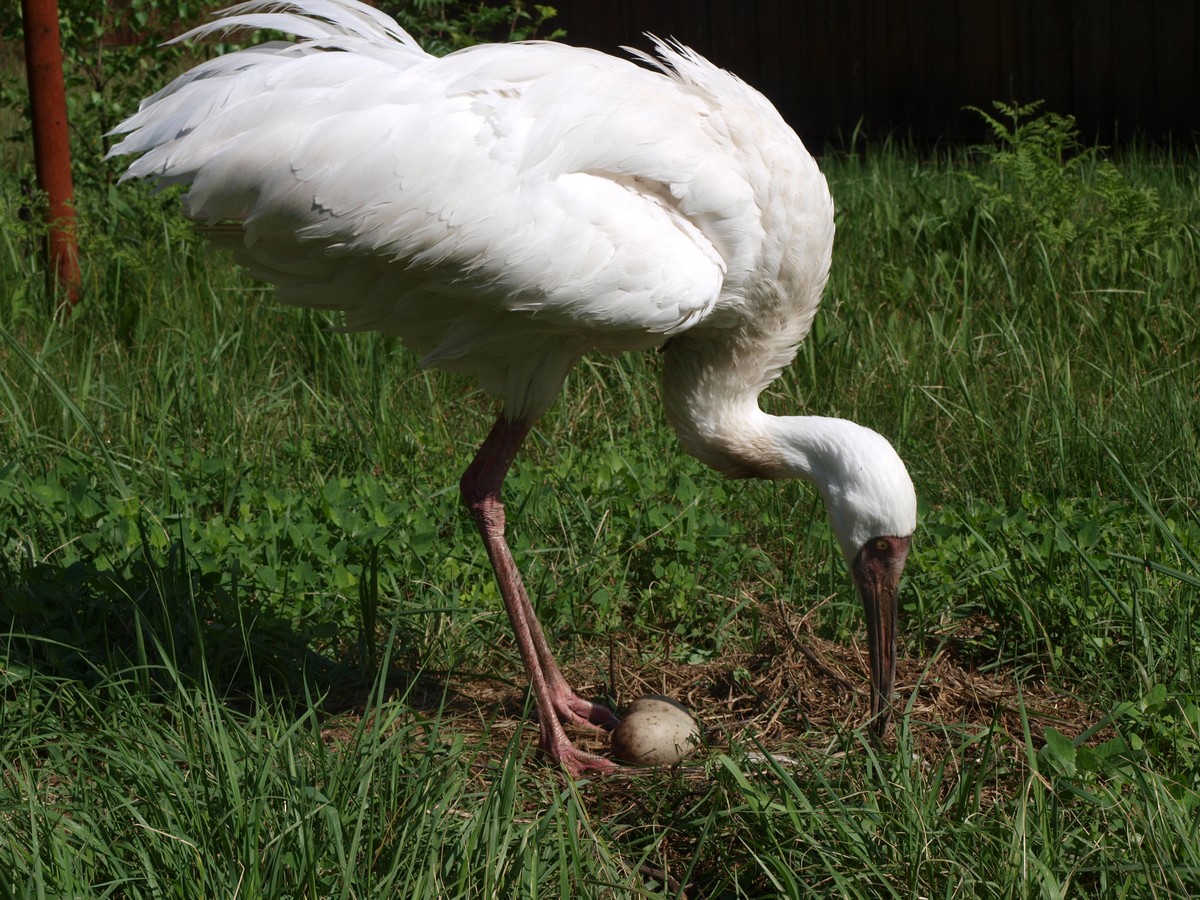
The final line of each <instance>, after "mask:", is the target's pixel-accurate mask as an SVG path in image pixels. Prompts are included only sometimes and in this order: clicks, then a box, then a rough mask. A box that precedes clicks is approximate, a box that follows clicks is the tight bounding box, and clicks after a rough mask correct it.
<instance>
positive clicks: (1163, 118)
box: [1153, 0, 1200, 141]
mask: <svg viewBox="0 0 1200 900" xmlns="http://www.w3.org/2000/svg"><path fill="white" fill-rule="evenodd" d="M1153 15H1154V43H1155V49H1154V82H1155V100H1154V108H1155V122H1156V130H1157V131H1158V132H1159V133H1160V134H1165V133H1173V134H1174V135H1175V138H1176V139H1178V140H1180V141H1188V140H1191V139H1193V138H1194V137H1195V135H1196V134H1197V131H1198V130H1200V60H1198V59H1197V57H1200V13H1198V12H1197V7H1196V3H1195V2H1194V0H1157V2H1155V3H1154V7H1153Z"/></svg>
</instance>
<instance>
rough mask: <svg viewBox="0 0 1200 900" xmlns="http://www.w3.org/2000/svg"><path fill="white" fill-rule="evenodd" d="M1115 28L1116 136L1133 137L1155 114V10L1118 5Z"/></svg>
mask: <svg viewBox="0 0 1200 900" xmlns="http://www.w3.org/2000/svg"><path fill="white" fill-rule="evenodd" d="M1112 29H1113V42H1112V55H1111V58H1110V61H1109V64H1110V66H1111V67H1112V70H1113V75H1112V85H1113V94H1112V98H1113V100H1112V102H1113V119H1114V122H1113V127H1114V134H1113V137H1115V138H1116V139H1121V138H1131V137H1133V136H1134V135H1135V134H1137V133H1139V132H1141V131H1143V130H1144V129H1145V128H1146V127H1147V125H1148V124H1149V123H1150V117H1151V116H1152V115H1153V107H1154V102H1155V75H1154V57H1155V55H1156V54H1155V53H1154V52H1153V49H1152V48H1153V47H1154V37H1155V35H1154V10H1153V8H1146V7H1138V6H1135V5H1134V4H1129V3H1115V4H1114V5H1113V8H1112ZM1193 55H1194V54H1193ZM1110 139H1112V138H1110Z"/></svg>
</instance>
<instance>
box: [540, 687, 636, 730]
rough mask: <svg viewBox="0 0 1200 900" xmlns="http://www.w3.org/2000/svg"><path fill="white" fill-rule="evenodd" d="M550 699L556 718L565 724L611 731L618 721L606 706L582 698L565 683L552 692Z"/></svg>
mask: <svg viewBox="0 0 1200 900" xmlns="http://www.w3.org/2000/svg"><path fill="white" fill-rule="evenodd" d="M552 699H553V701H554V712H555V713H556V714H557V715H558V720H559V721H560V722H562V723H563V724H566V725H578V726H579V727H581V728H591V729H594V730H596V731H612V729H613V728H614V727H615V726H616V724H617V722H619V721H620V719H618V718H617V717H616V715H614V714H613V711H612V710H611V709H609V708H608V707H607V706H605V705H603V704H602V703H593V702H592V701H591V700H584V699H583V698H582V697H580V696H579V695H578V694H576V693H575V692H574V691H573V690H571V689H570V688H569V687H567V686H566V685H565V684H564V685H563V686H562V687H561V688H560V689H558V690H556V691H554V692H553V695H552Z"/></svg>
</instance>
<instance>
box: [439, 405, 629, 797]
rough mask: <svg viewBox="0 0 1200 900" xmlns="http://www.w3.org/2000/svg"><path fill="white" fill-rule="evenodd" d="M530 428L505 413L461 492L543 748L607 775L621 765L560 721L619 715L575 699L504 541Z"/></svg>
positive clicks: (576, 766) (572, 766) (601, 720)
mask: <svg viewBox="0 0 1200 900" xmlns="http://www.w3.org/2000/svg"><path fill="white" fill-rule="evenodd" d="M529 428H530V423H529V422H526V421H520V420H519V421H516V422H510V421H508V419H507V418H505V416H504V414H503V413H501V415H500V417H499V418H497V419H496V424H495V425H493V426H492V430H491V431H490V432H489V433H488V436H487V438H486V439H485V440H484V442H483V445H482V446H481V447H480V448H479V452H478V453H476V454H475V459H474V460H472V461H471V465H469V466H468V467H467V471H466V472H464V473H463V476H462V479H461V481H460V482H459V489H460V491H461V492H462V498H463V502H464V503H465V504H466V505H467V508H468V509H470V510H471V515H472V517H473V518H474V519H475V524H476V526H477V527H478V528H479V533H480V535H481V536H482V537H483V543H484V547H485V548H486V549H487V554H488V558H489V559H490V560H491V562H492V570H493V571H494V572H495V574H496V583H497V584H498V585H499V587H500V595H501V596H502V597H503V598H504V608H505V609H506V610H508V617H509V619H510V620H511V621H512V626H513V632H514V633H515V634H516V638H517V646H518V648H519V649H520V651H521V658H522V659H523V660H524V662H525V669H526V670H527V671H528V673H529V681H530V683H531V684H532V686H533V695H534V699H535V700H536V701H537V708H538V721H539V726H540V729H541V746H542V749H543V750H545V751H546V752H547V753H549V754H550V756H551V757H553V758H554V759H557V760H559V761H560V762H561V763H562V764H563V766H564V767H565V768H566V769H567V771H568V772H570V773H571V774H572V775H580V774H582V773H583V772H586V771H606V770H610V769H614V768H616V764H615V763H613V762H612V760H609V759H605V758H604V757H602V756H596V755H595V754H592V753H585V752H584V751H582V750H580V749H579V748H577V747H576V746H575V745H574V744H572V743H571V741H570V739H569V738H568V737H567V734H566V732H565V731H564V730H563V727H562V722H561V721H560V719H565V720H567V721H569V722H574V723H580V724H595V725H598V726H602V725H606V724H611V722H615V721H616V717H615V716H613V715H612V713H611V712H609V711H608V710H606V709H604V708H603V707H601V706H599V705H598V704H594V703H590V702H589V701H587V700H584V699H582V698H581V697H579V696H578V695H576V694H575V692H574V691H572V690H571V688H570V686H569V685H568V684H567V682H566V679H564V678H563V676H562V673H561V672H560V671H559V668H558V666H557V665H556V664H555V662H554V656H553V654H552V653H551V651H550V645H549V643H548V642H547V640H546V637H545V634H543V632H542V629H541V626H540V625H539V624H538V621H537V616H536V615H535V613H534V610H533V604H532V603H530V601H529V596H528V595H527V594H526V592H525V585H524V583H523V582H522V581H521V573H520V572H519V571H518V570H517V565H516V563H515V562H514V561H513V558H512V552H511V551H510V550H509V548H508V542H507V541H506V540H505V539H504V504H503V503H502V502H501V501H500V489H501V486H502V485H503V484H504V476H505V475H506V474H507V473H508V470H509V468H510V467H511V466H512V462H513V459H514V458H515V457H516V454H517V450H518V449H519V448H520V446H521V442H522V441H524V439H525V436H526V435H527V434H528V433H529ZM604 714H607V716H605V715H604Z"/></svg>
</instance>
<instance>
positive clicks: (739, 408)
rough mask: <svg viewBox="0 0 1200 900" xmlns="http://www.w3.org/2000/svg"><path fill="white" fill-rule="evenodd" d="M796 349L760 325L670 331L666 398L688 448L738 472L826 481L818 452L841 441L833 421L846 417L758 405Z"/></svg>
mask: <svg viewBox="0 0 1200 900" xmlns="http://www.w3.org/2000/svg"><path fill="white" fill-rule="evenodd" d="M794 353H795V349H794V344H791V343H790V342H786V343H785V342H782V341H780V340H772V339H771V336H769V335H764V334H763V333H762V330H761V329H757V328H756V329H749V328H742V329H721V330H720V331H716V330H714V331H713V332H710V333H708V334H704V333H698V332H695V331H693V332H688V333H687V334H684V335H680V336H678V337H676V338H673V339H672V340H671V342H670V343H669V344H668V345H667V346H666V348H665V350H664V356H665V357H666V362H665V366H664V370H663V403H664V406H665V408H666V412H667V418H668V419H669V420H670V422H671V424H672V426H673V427H674V428H675V432H676V434H677V435H678V436H679V441H680V443H681V444H682V446H683V449H684V450H685V451H687V452H688V453H689V454H691V455H692V456H694V457H696V458H697V459H699V460H700V461H701V462H703V463H704V464H705V465H708V466H711V467H712V468H714V469H716V470H717V471H719V472H722V473H724V474H726V475H729V476H730V477H733V478H802V479H804V480H807V481H812V482H814V483H815V484H817V486H818V487H819V488H820V487H822V484H821V482H822V481H823V480H824V478H823V474H824V469H825V468H827V467H823V466H822V465H821V463H820V457H821V456H822V450H823V449H824V448H827V447H828V446H829V445H830V443H831V442H834V443H836V442H837V437H836V433H837V432H838V431H840V430H841V429H840V428H839V427H838V426H836V425H833V424H832V423H835V422H840V421H841V420H836V419H825V418H822V417H818V416H773V415H769V414H768V413H765V412H763V411H762V410H761V409H760V408H759V405H758V397H759V395H760V394H761V393H762V391H763V389H764V388H765V387H766V386H767V385H768V384H770V383H771V382H772V381H774V379H775V378H776V376H777V375H778V374H779V372H780V371H781V370H782V369H783V367H784V366H786V365H787V364H788V363H790V362H791V360H792V357H793V355H794ZM845 424H846V425H850V424H851V423H845ZM852 427H857V426H852Z"/></svg>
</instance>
